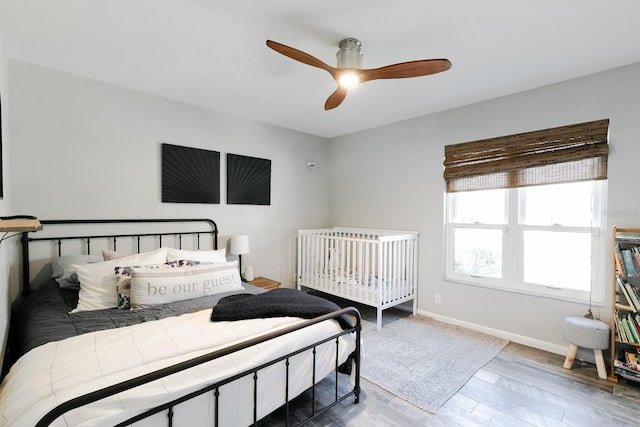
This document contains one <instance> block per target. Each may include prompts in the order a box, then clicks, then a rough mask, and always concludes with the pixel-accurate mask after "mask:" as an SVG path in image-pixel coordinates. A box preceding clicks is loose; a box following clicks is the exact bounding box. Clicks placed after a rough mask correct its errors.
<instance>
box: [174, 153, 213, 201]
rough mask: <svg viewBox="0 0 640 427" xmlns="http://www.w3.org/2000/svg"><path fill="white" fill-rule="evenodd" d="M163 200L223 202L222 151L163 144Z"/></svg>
mask: <svg viewBox="0 0 640 427" xmlns="http://www.w3.org/2000/svg"><path fill="white" fill-rule="evenodd" d="M162 201H163V202H168V203H212V204H219V203H220V152H219V151H210V150H203V149H200V148H190V147H182V146H179V145H172V144H162Z"/></svg>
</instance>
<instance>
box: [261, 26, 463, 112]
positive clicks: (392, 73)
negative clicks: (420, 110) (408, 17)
mask: <svg viewBox="0 0 640 427" xmlns="http://www.w3.org/2000/svg"><path fill="white" fill-rule="evenodd" d="M267 46H269V47H270V48H271V49H273V50H275V51H276V52H279V53H281V54H282V55H284V56H288V57H289V58H291V59H295V60H296V61H299V62H302V63H303V64H307V65H311V66H312V67H317V68H321V69H323V70H326V71H328V72H329V74H331V77H333V79H334V80H335V81H336V83H337V84H338V88H337V89H336V90H335V92H333V93H332V94H331V95H330V96H329V98H327V101H326V102H325V103H324V109H325V110H331V109H333V108H336V107H337V106H338V105H340V104H341V103H342V101H344V99H345V98H346V96H347V91H348V90H349V88H351V87H354V86H357V85H358V84H359V83H364V82H366V81H369V80H377V79H403V78H407V77H420V76H427V75H429V74H435V73H440V72H442V71H447V70H448V69H449V68H451V62H450V61H449V60H448V59H422V60H418V61H409V62H402V63H399V64H393V65H387V66H386V67H380V68H371V69H363V68H362V49H361V47H362V43H360V41H359V40H358V39H354V38H346V39H343V40H341V41H340V43H339V44H338V48H339V49H340V50H339V51H338V53H337V54H336V56H337V58H338V66H337V67H335V68H334V67H332V66H330V65H327V64H325V63H324V62H322V61H321V60H319V59H318V58H316V57H314V56H311V55H309V54H308V53H306V52H302V51H301V50H298V49H294V48H292V47H289V46H286V45H283V44H281V43H278V42H274V41H273V40H267Z"/></svg>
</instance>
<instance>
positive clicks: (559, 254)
mask: <svg viewBox="0 0 640 427" xmlns="http://www.w3.org/2000/svg"><path fill="white" fill-rule="evenodd" d="M590 277H591V235H590V234H589V233H562V232H553V231H525V232H524V281H525V283H533V284H538V285H544V286H551V287H554V288H564V289H572V290H581V291H589V287H590Z"/></svg>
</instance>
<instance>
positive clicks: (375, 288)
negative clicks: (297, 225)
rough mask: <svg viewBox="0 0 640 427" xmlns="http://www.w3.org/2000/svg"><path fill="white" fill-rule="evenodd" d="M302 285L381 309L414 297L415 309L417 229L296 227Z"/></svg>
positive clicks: (379, 325)
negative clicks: (309, 228) (311, 228)
mask: <svg viewBox="0 0 640 427" xmlns="http://www.w3.org/2000/svg"><path fill="white" fill-rule="evenodd" d="M297 278H298V280H297V285H298V289H301V288H302V287H303V286H304V287H306V288H311V289H316V290H318V291H321V292H325V293H327V294H331V295H336V296H338V297H341V298H345V299H348V300H351V301H356V302H360V303H362V304H366V305H369V306H373V307H376V308H377V328H378V330H380V329H381V328H382V310H384V309H386V308H389V307H393V306H395V305H398V304H401V303H403V302H406V301H411V300H413V314H414V315H415V314H416V311H417V281H418V233H416V232H413V231H392V230H375V229H363V228H345V227H335V228H329V229H318V230H298V274H297Z"/></svg>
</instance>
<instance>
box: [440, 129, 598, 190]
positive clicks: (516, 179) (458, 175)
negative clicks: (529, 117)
mask: <svg viewBox="0 0 640 427" xmlns="http://www.w3.org/2000/svg"><path fill="white" fill-rule="evenodd" d="M608 133H609V119H604V120H597V121H593V122H587V123H579V124H574V125H569V126H561V127H557V128H552V129H545V130H539V131H535V132H526V133H519V134H516V135H508V136H501V137H497V138H490V139H483V140H480V141H472V142H464V143H461V144H453V145H447V146H445V147H444V155H445V159H444V179H445V181H446V183H447V192H450V193H452V192H456V191H472V190H488V189H495V188H516V187H526V186H530V185H541V184H556V183H562V182H574V181H591V180H598V179H606V178H607V157H608V154H609V146H608V143H607V140H608Z"/></svg>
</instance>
